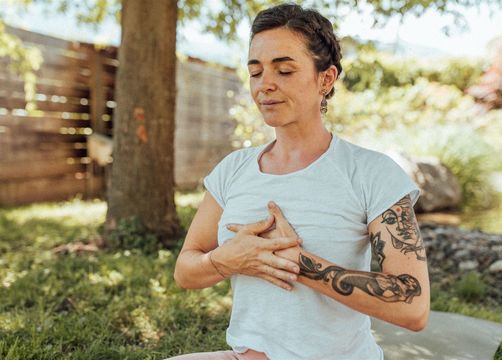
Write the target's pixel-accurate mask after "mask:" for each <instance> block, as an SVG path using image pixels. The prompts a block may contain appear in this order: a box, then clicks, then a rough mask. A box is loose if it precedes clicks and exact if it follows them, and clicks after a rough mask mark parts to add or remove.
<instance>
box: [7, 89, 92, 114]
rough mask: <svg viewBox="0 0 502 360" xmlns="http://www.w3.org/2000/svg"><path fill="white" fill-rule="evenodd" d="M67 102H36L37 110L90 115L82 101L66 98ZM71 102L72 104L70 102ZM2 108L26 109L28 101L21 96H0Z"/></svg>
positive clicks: (88, 107)
mask: <svg viewBox="0 0 502 360" xmlns="http://www.w3.org/2000/svg"><path fill="white" fill-rule="evenodd" d="M66 101H67V102H53V101H50V100H49V101H35V104H36V106H37V110H41V111H58V112H76V113H89V110H90V106H89V105H81V104H80V103H75V102H77V101H79V102H80V99H76V98H66ZM70 101H71V102H70ZM0 107H4V108H7V109H24V108H25V107H26V101H25V100H24V97H20V96H19V95H14V96H5V95H3V94H0Z"/></svg>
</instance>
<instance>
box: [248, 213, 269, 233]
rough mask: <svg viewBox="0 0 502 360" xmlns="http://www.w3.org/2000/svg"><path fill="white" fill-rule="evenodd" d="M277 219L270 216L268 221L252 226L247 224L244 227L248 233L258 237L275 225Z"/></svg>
mask: <svg viewBox="0 0 502 360" xmlns="http://www.w3.org/2000/svg"><path fill="white" fill-rule="evenodd" d="M274 221H275V219H274V216H273V215H269V216H268V217H267V218H266V219H264V220H261V221H258V222H255V223H252V224H247V225H244V229H245V231H247V232H248V233H250V234H253V235H256V234H259V233H261V232H263V231H265V230H267V229H268V228H269V227H270V226H271V225H272V224H273V223H274Z"/></svg>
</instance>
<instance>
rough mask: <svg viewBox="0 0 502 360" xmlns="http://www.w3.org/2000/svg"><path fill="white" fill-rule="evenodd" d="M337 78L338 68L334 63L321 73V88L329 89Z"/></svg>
mask: <svg viewBox="0 0 502 360" xmlns="http://www.w3.org/2000/svg"><path fill="white" fill-rule="evenodd" d="M337 78H338V70H337V69H336V66H335V65H331V66H330V67H329V68H328V69H327V70H325V71H323V72H322V73H321V84H320V87H321V88H322V89H329V90H331V89H332V88H333V86H335V81H336V79H337Z"/></svg>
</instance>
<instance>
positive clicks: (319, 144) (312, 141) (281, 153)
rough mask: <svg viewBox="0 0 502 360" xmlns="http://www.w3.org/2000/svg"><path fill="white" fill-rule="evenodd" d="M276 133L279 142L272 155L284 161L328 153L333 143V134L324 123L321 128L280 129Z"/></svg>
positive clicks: (276, 143)
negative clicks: (327, 150)
mask: <svg viewBox="0 0 502 360" xmlns="http://www.w3.org/2000/svg"><path fill="white" fill-rule="evenodd" d="M275 133H276V139H277V140H276V142H275V143H274V145H273V147H272V149H271V153H273V154H274V156H276V157H277V158H279V159H283V160H284V161H287V160H288V159H295V158H296V159H298V158H302V157H309V156H311V155H318V154H321V153H323V152H324V151H326V149H327V148H328V147H329V145H330V142H331V133H330V132H329V131H328V130H326V128H325V127H324V126H323V125H322V123H320V124H319V126H314V127H307V128H303V129H300V128H298V127H296V128H293V127H290V128H288V127H278V128H276V129H275Z"/></svg>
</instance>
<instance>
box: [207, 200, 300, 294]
mask: <svg viewBox="0 0 502 360" xmlns="http://www.w3.org/2000/svg"><path fill="white" fill-rule="evenodd" d="M268 211H269V213H270V215H269V217H268V218H267V219H265V220H262V221H259V222H256V223H251V224H227V229H228V230H230V231H233V232H234V233H236V235H235V237H234V238H232V239H230V240H228V241H226V242H225V243H224V244H223V245H222V246H220V247H218V248H216V249H215V250H213V251H212V254H210V256H211V261H212V262H213V265H214V266H215V267H216V268H217V270H218V272H220V273H221V274H222V275H223V276H225V277H228V276H230V275H233V274H244V275H249V276H255V277H259V278H262V279H264V280H267V281H269V282H271V283H272V284H274V285H277V286H279V287H281V288H283V289H286V290H291V289H292V285H291V283H292V282H294V281H296V280H297V278H298V273H299V272H300V268H299V266H298V258H299V256H300V249H301V244H302V240H301V239H299V238H298V234H297V233H296V232H295V230H294V229H293V227H292V226H291V224H290V223H289V222H288V221H287V220H286V218H285V217H284V215H283V213H282V211H281V209H280V208H279V206H278V205H277V204H275V203H274V202H273V201H270V202H269V203H268ZM274 223H275V227H274V228H272V226H273V225H274Z"/></svg>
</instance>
